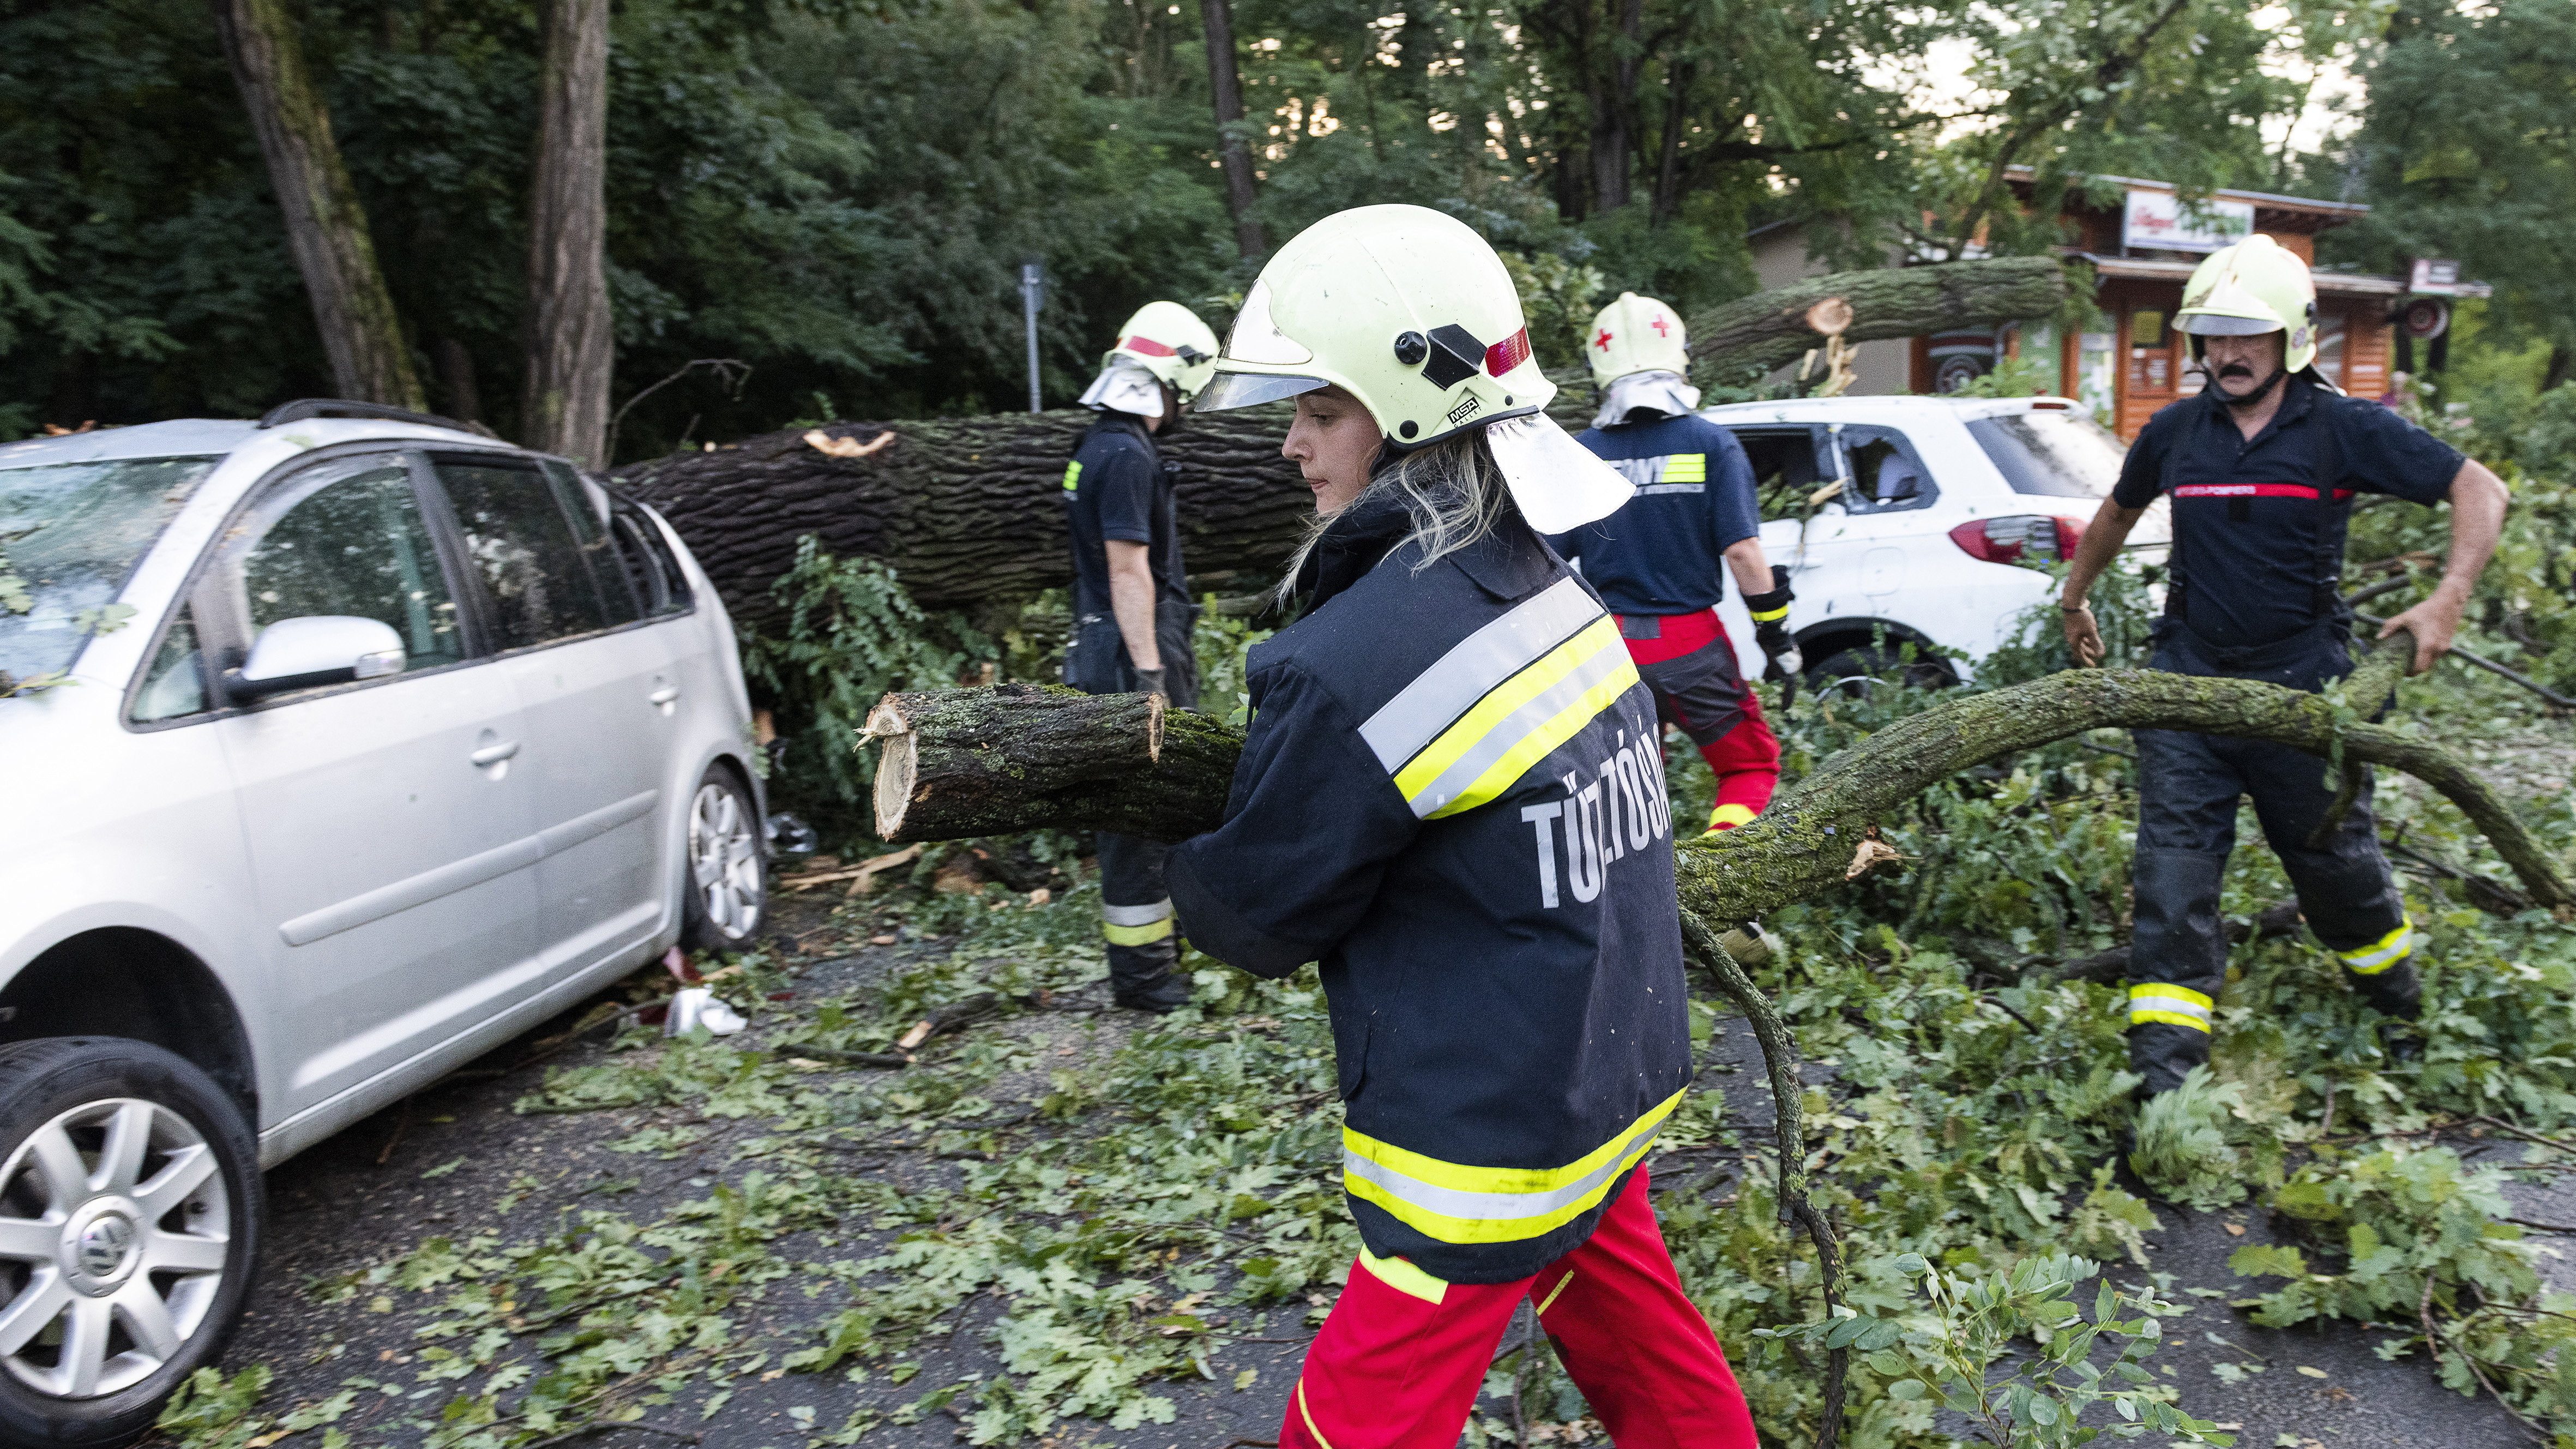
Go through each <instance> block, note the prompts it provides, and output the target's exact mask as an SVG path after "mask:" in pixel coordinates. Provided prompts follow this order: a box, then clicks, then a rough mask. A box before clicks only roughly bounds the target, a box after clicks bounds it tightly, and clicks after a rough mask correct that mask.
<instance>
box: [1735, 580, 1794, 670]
mask: <svg viewBox="0 0 2576 1449" xmlns="http://www.w3.org/2000/svg"><path fill="white" fill-rule="evenodd" d="M1796 597H1797V595H1796V594H1795V593H1792V592H1791V591H1790V589H1789V571H1788V570H1787V569H1786V568H1783V567H1781V566H1780V565H1779V564H1773V565H1772V566H1771V589H1770V592H1768V593H1761V594H1746V595H1745V596H1744V608H1745V611H1746V612H1747V613H1750V614H1751V615H1752V616H1753V642H1754V643H1756V644H1759V645H1761V646H1762V652H1763V654H1765V655H1766V656H1768V657H1769V658H1770V660H1771V663H1772V665H1773V667H1775V668H1777V669H1778V670H1779V671H1780V673H1781V675H1782V676H1783V677H1795V676H1796V675H1797V673H1798V671H1799V670H1801V669H1803V668H1805V667H1806V662H1807V661H1806V658H1805V656H1803V655H1801V654H1800V653H1799V652H1798V641H1797V640H1796V639H1793V638H1791V637H1790V635H1789V601H1790V600H1791V599H1794V598H1796Z"/></svg>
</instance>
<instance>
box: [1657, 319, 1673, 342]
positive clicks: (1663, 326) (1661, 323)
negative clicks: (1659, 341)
mask: <svg viewBox="0 0 2576 1449" xmlns="http://www.w3.org/2000/svg"><path fill="white" fill-rule="evenodd" d="M1654 327H1655V335H1656V336H1657V337H1670V336H1671V335H1672V334H1673V329H1672V326H1671V324H1670V323H1667V322H1666V321H1665V320H1664V319H1663V317H1662V316H1661V315H1660V314H1658V315H1657V316H1656V318H1655V322H1654Z"/></svg>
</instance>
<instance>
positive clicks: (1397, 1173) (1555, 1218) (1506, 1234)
mask: <svg viewBox="0 0 2576 1449" xmlns="http://www.w3.org/2000/svg"><path fill="white" fill-rule="evenodd" d="M1688 1090H1689V1089H1688V1088H1684V1089H1683V1091H1681V1092H1675V1093H1673V1094H1672V1095H1671V1096H1669V1097H1667V1098H1665V1099H1664V1100H1663V1101H1662V1102H1660V1103H1658V1104H1657V1105H1656V1106H1654V1107H1653V1108H1651V1109H1650V1110H1648V1111H1647V1113H1646V1114H1645V1115H1644V1116H1642V1117H1640V1118H1638V1119H1637V1120H1636V1121H1635V1122H1632V1123H1630V1124H1629V1125H1628V1126H1627V1127H1626V1128H1624V1129H1622V1130H1621V1131H1620V1132H1619V1133H1618V1134H1617V1135H1615V1136H1613V1137H1612V1138H1611V1139H1610V1140H1609V1141H1607V1142H1605V1143H1603V1144H1601V1145H1600V1146H1599V1147H1597V1148H1594V1149H1593V1150H1592V1151H1591V1152H1589V1153H1586V1154H1585V1155H1584V1156H1583V1158H1582V1159H1581V1160H1580V1161H1577V1162H1573V1163H1569V1164H1567V1165H1566V1166H1564V1167H1471V1166H1467V1165H1464V1164H1461V1163H1455V1162H1443V1161H1441V1160H1440V1159H1438V1158H1436V1157H1425V1156H1423V1155H1422V1154H1421V1153H1418V1152H1409V1151H1406V1150H1405V1149H1404V1148H1401V1147H1397V1146H1395V1145H1394V1144H1392V1143H1388V1142H1380V1141H1378V1140H1377V1139H1376V1138H1373V1137H1370V1136H1368V1135H1366V1134H1364V1133H1361V1132H1359V1131H1356V1130H1354V1129H1352V1128H1348V1127H1345V1128H1343V1129H1342V1190H1343V1191H1344V1192H1347V1193H1349V1194H1350V1195H1351V1196H1353V1197H1356V1198H1359V1199H1360V1200H1362V1201H1363V1202H1370V1203H1375V1204H1376V1205H1377V1206H1379V1207H1381V1208H1383V1209H1385V1210H1386V1211H1387V1213H1388V1214H1389V1215H1390V1216H1392V1217H1394V1218H1395V1220H1396V1221H1397V1222H1400V1223H1403V1224H1404V1225H1405V1226H1407V1227H1409V1228H1412V1229H1413V1230H1414V1231H1416V1232H1418V1233H1421V1234H1423V1235H1424V1236H1426V1237H1430V1238H1435V1239H1437V1240H1439V1241H1441V1242H1444V1243H1507V1242H1516V1241H1518V1240H1520V1239H1524V1238H1535V1237H1537V1236H1539V1235H1540V1234H1542V1233H1546V1232H1551V1231H1554V1230H1555V1229H1557V1228H1560V1227H1563V1226H1564V1225H1565V1224H1567V1223H1570V1222H1572V1221H1574V1220H1575V1219H1576V1218H1579V1217H1581V1216H1582V1215H1583V1214H1585V1213H1587V1212H1590V1211H1591V1210H1592V1209H1593V1208H1594V1207H1596V1206H1598V1205H1599V1204H1600V1202H1601V1200H1602V1198H1603V1197H1604V1196H1605V1195H1607V1194H1608V1193H1609V1191H1610V1185H1611V1184H1612V1183H1614V1182H1616V1181H1618V1179H1619V1175H1620V1174H1621V1173H1624V1172H1626V1171H1627V1170H1628V1169H1629V1168H1632V1167H1634V1166H1636V1165H1637V1163H1638V1162H1640V1161H1641V1160H1643V1159H1644V1157H1645V1155H1646V1152H1647V1150H1648V1149H1649V1148H1651V1147H1653V1146H1654V1141H1655V1133H1656V1132H1657V1131H1658V1130H1659V1129H1660V1128H1661V1127H1662V1126H1663V1123H1664V1119H1665V1118H1666V1117H1668V1116H1670V1115H1671V1114H1672V1111H1673V1109H1674V1108H1675V1107H1677V1106H1680V1105H1681V1100H1682V1097H1683V1095H1684V1093H1686V1092H1687V1091H1688Z"/></svg>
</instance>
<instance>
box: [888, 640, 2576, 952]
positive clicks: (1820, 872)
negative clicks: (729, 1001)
mask: <svg viewBox="0 0 2576 1449" xmlns="http://www.w3.org/2000/svg"><path fill="white" fill-rule="evenodd" d="M1140 698H1141V697H1140V696H1134V695H1105V696H1088V695H1077V694H1075V693H1073V692H1072V691H1070V690H1062V689H1055V688H1051V687H1050V688H1041V687H1039V686H1034V685H1016V686H1008V687H1007V692H1006V691H1005V690H1003V689H987V690H935V691H930V692H927V693H923V694H910V695H889V696H887V700H886V705H885V706H883V707H880V709H879V710H878V712H877V714H876V716H874V717H872V718H871V720H870V721H869V725H868V733H869V734H870V735H871V736H873V737H875V738H878V739H881V740H884V741H886V742H887V743H888V744H889V745H890V746H891V748H889V749H888V751H887V758H888V760H889V761H893V760H896V759H901V760H904V761H907V762H908V763H907V764H906V765H904V766H903V767H902V768H903V770H904V771H905V773H903V774H902V775H900V776H899V777H889V775H888V774H887V773H886V772H885V771H884V770H883V769H881V770H880V773H879V775H878V792H877V823H878V830H879V832H880V833H881V834H883V835H884V836H885V837H886V838H887V839H888V840H929V839H963V838H966V837H969V836H976V835H991V834H997V833H1001V832H1005V831H1012V830H1027V829H1032V828H1036V827H1039V826H1055V827H1060V828H1064V829H1072V830H1116V831H1120V832H1123V833H1126V834H1132V835H1144V836H1150V837H1152V838H1155V839H1160V840H1182V839H1186V838H1188V837H1189V836H1191V835H1195V834H1199V833H1201V832H1203V831H1205V830H1207V829H1209V828H1210V827H1211V826H1212V825H1213V824H1214V823H1215V822H1216V821H1217V820H1218V819H1219V818H1221V816H1222V814H1223V811H1224V806H1225V796H1226V789H1227V785H1228V783H1229V781H1230V779H1231V777H1232V771H1233V761H1234V758H1235V756H1236V755H1237V754H1238V753H1239V752H1240V750H1241V748H1242V736H1241V735H1240V734H1239V733H1237V732H1236V731H1234V730H1232V729H1230V728H1227V727H1225V726H1222V725H1219V724H1216V723H1215V722H1213V721H1209V720H1206V719H1204V718H1203V717H1200V716H1195V715H1186V714H1180V713H1173V714H1168V715H1160V716H1158V718H1159V719H1160V720H1161V722H1162V727H1161V731H1160V733H1159V735H1157V734H1156V733H1155V732H1154V730H1153V727H1152V725H1151V724H1150V723H1149V722H1148V721H1147V720H1146V718H1145V717H1144V716H1143V715H1141V714H1140V713H1139V710H1138V701H1139V700H1140ZM1181 721H1188V724H1187V726H1186V733H1182V732H1180V731H1176V730H1175V729H1174V728H1173V727H1174V725H1175V724H1177V723H1178V722H1181ZM2103 728H2125V729H2180V730H2194V731H2198V732H2200V733H2203V734H2217V735H2237V736H2243V737H2247V738H2252V739H2266V740H2274V741H2278V742H2280V743H2282V744H2286V745H2291V746H2294V747H2296V748H2298V749H2302V750H2305V751H2307V752H2309V753H2310V754H2314V755H2317V756H2320V757H2328V756H2331V755H2333V754H2334V753H2335V752H2336V750H2337V749H2338V747H2340V750H2341V752H2342V755H2343V757H2344V758H2345V759H2346V760H2352V761H2359V762H2361V763H2363V764H2370V765H2385V766H2389V767H2391V768H2394V769H2398V770H2402V771H2405V772H2406V773H2408V774H2410V775H2413V776H2415V777H2416V778H2418V779H2421V780H2423V781H2424V782H2425V783H2427V784H2429V785H2431V786H2433V787H2434V788H2435V789H2437V790H2439V791H2441V792H2442V793H2443V794H2444V795H2445V796H2447V797H2448V798H2449V799H2450V800H2451V802H2452V803H2453V804H2455V805H2457V806H2458V807H2459V808H2460V810H2461V813H2463V814H2465V815H2467V816H2468V817H2469V821H2470V823H2471V824H2473V825H2475V826H2476V827H2477V828H2478V830H2479V831H2481V832H2482V833H2484V834H2485V835H2486V837H2487V839H2488V841H2489V842H2490V843H2491V844H2492V845H2493V846H2494V847H2495V851H2496V853H2497V854H2498V855H2499V856H2501V857H2502V858H2503V859H2504V861H2505V863H2506V864H2507V865H2508V866H2510V867H2511V868H2512V870H2513V872H2514V874H2515V875H2516V876H2517V877H2518V878H2520V880H2521V882H2522V885H2523V889H2524V892H2525V894H2527V895H2528V896H2529V897H2530V898H2531V899H2532V901H2533V902H2534V903H2536V904H2538V905H2540V906H2542V907H2545V908H2547V909H2551V910H2560V911H2565V910H2569V909H2572V908H2576V889H2571V888H2570V886H2569V885H2568V882H2567V880H2566V878H2565V876H2564V875H2563V874H2561V872H2560V869H2559V865H2558V863H2557V862H2556V861H2555V860H2554V859H2552V858H2551V856H2550V854H2549V852H2548V851H2547V850H2546V849H2545V848H2544V847H2543V846H2542V845H2541V844H2540V842H2539V841H2538V840H2537V839H2535V838H2534V837H2533V836H2532V834H2531V832H2530V830H2529V829H2528V828H2527V827H2525V826H2524V824H2523V823H2522V820H2521V818H2520V817H2518V816H2517V815H2515V814H2514V813H2513V811H2512V809H2511V808H2510V807H2509V806H2507V805H2506V804H2505V803H2504V802H2503V800H2501V799H2500V798H2498V797H2497V795H2496V793H2495V792H2494V790H2492V789H2491V788H2489V787H2488V785H2487V784H2486V782H2485V781H2484V780H2482V779H2480V778H2479V777H2478V775H2477V773H2476V772H2475V771H2474V770H2472V769H2470V768H2469V767H2468V766H2467V765H2466V764H2464V763H2462V762H2461V760H2460V759H2459V757H2458V756H2456V755H2454V754H2452V753H2451V752H2450V751H2449V750H2447V749H2444V748H2443V747H2442V746H2441V745H2439V744H2436V743H2434V742H2432V741H2430V740H2425V739H2420V738H2417V737H2415V736H2412V735H2408V734H2405V733H2403V732H2401V731H2398V730H2395V729H2391V728H2389V727H2387V726H2385V725H2375V724H2362V723H2355V722H2351V721H2349V720H2347V719H2342V718H2339V716H2338V712H2337V709H2336V706H2335V704H2334V703H2333V702H2332V701H2329V700H2327V699H2326V698H2324V697H2322V696H2319V695H2314V694H2303V693H2300V692H2298V691H2295V690H2288V689H2282V688H2279V687H2277V686H2274V685H2269V684H2262V683H2258V682H2256V681H2253V680H2247V679H2200V678H2193V677H2190V676H2186V675H2180V674H2164V673H2158V672H2155V671H2152V670H2139V669H2109V670H2105V669H2087V670H2071V671H2068V672H2067V673H2064V674H2057V675H2052V676H2050V677H2049V678H2046V679H2041V680H2035V681H2033V682H2031V683H2029V684H2020V685H2015V686H2013V687H2011V688H2009V689H1999V690H1995V691H1993V692H1992V693H1988V694H1977V695H1969V696H1966V697H1963V698H1959V699H1953V700H1949V701H1945V702H1943V703H1941V704H1937V705H1934V706H1933V707H1932V708H1930V709H1928V710H1925V711H1924V712H1923V713H1921V714H1918V715H1914V716H1912V717H1910V718H1907V719H1903V720H1900V721H1898V722H1897V723H1895V724H1893V725H1890V726H1889V727H1888V728H1886V729H1884V730H1881V731H1879V732H1878V733H1877V734H1875V735H1873V736H1871V737H1870V738H1869V740H1868V741H1867V742H1865V743H1863V744H1860V745H1858V746H1855V747H1853V748H1851V749H1848V750H1845V751H1843V752H1842V753H1840V754H1838V755H1835V756H1833V757H1832V758H1830V759H1827V760H1826V761H1824V762H1823V763H1822V764H1820V765H1819V766H1818V767H1817V768H1816V770H1815V771H1814V772H1813V773H1811V774H1809V775H1808V776H1807V777H1806V778H1805V779H1803V780H1801V781H1799V782H1798V783H1797V785H1796V786H1794V787H1793V788H1791V789H1789V790H1787V791H1784V792H1783V793H1782V794H1781V796H1780V798H1779V799H1777V800H1775V801H1773V802H1772V805H1771V808H1770V809H1769V810H1768V811H1767V812H1765V813H1764V814H1763V816H1762V817H1761V818H1760V819H1758V820H1756V821H1754V822H1753V823H1752V824H1750V825H1746V826H1743V827H1741V828H1739V829H1736V830H1731V831H1727V832H1726V833H1724V834H1722V835H1714V836H1706V837H1702V838H1701V839H1699V840H1697V841H1685V842H1683V843H1682V844H1681V846H1680V847H1679V848H1678V849H1677V850H1676V852H1675V861H1676V865H1677V868H1678V871H1679V875H1680V878H1681V890H1682V903H1683V905H1684V907H1685V908H1687V909H1688V910H1690V911H1692V912H1693V913H1695V914H1697V915H1699V916H1702V917H1704V918H1706V919H1708V920H1712V921H1741V920H1748V919H1751V918H1753V917H1756V916H1759V915H1761V914H1763V913H1764V912H1766V911H1770V910H1775V909H1777V908H1779V907H1781V906H1784V905H1787V904H1789V903H1790V902H1792V901H1798V900H1803V899H1805V898H1807V897H1808V896H1812V895H1815V894H1817V893H1818V892H1820V891H1823V890H1827V889H1830V888H1831V887H1833V886H1836V885H1839V884H1841V883H1843V882H1844V881H1847V880H1852V879H1857V878H1858V877H1859V876H1860V875H1862V874H1865V873H1866V872H1867V871H1868V870H1869V869H1870V868H1871V867H1873V866H1874V865H1876V864H1879V863H1882V862H1883V861H1885V860H1888V859H1892V858H1894V856H1895V852H1893V851H1891V850H1889V849H1887V847H1885V846H1884V845H1882V844H1880V843H1879V842H1878V841H1877V839H1876V829H1877V824H1878V822H1879V820H1880V819H1882V818H1883V817H1885V816H1888V815H1890V814H1892V813H1894V812H1895V810H1896V809H1897V808H1898V807H1899V806H1901V805H1903V804H1904V803H1905V802H1906V801H1907V800H1908V799H1911V798H1912V797H1913V796H1914V795H1916V794H1917V793H1919V792H1921V791H1922V790H1924V789H1925V788H1927V787H1928V786H1930V785H1933V784H1935V783H1937V782H1938V781H1940V780H1943V779H1945V778H1947V777H1949V776H1951V775H1953V774H1956V773H1958V772H1959V771H1961V770H1965V769H1968V768H1970V767H1972V766H1975V765H1978V764H1981V763H1984V762H1985V761H1988V760H1992V759H1998V758H2000V757H2003V756H2005V755H2011V754H2015V753H2018V752H2020V751H2023V750H2030V749H2036V748H2038V747H2039V746H2042V745H2046V744H2050V743H2053V742H2055V741H2057V740H2062V739H2065V738H2067V737H2069V736H2071V735H2077V734H2081V733H2083V732H2084V731H2086V730H2094V729H2103ZM1024 733H1025V734H1026V735H1027V737H1028V738H1030V739H1031V740H1040V739H1042V740H1044V741H1045V742H1046V743H1045V746H1044V748H1043V750H1040V749H1038V748H1037V747H1035V746H1034V745H1023V743H1022V739H1023V735H1024ZM1176 738H1180V739H1185V740H1186V747H1185V748H1182V749H1175V748H1173V747H1172V746H1173V741H1174V740H1175V739H1176ZM1024 751H1027V752H1029V753H1030V754H1031V755H1032V756H1033V758H1031V759H1030V760H1028V761H1026V762H1023V760H1022V758H1021V757H1022V754H1023V752H1024ZM1041 755H1042V756H1043V757H1044V758H1043V759H1042V760H1041V759H1039V758H1035V757H1036V756H1041ZM1068 756H1069V757H1070V758H1071V760H1072V761H1073V762H1072V763H1068ZM1140 761H1141V763H1140Z"/></svg>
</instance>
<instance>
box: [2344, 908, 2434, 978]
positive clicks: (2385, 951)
mask: <svg viewBox="0 0 2576 1449" xmlns="http://www.w3.org/2000/svg"><path fill="white" fill-rule="evenodd" d="M2414 950H2415V922H2414V921H2413V920H2412V919H2411V918H2401V919H2399V921H2398V922H2397V929H2396V930H2394V931H2391V932H2389V933H2388V934H2387V935H2385V936H2382V937H2380V938H2379V939H2378V940H2376V941H2373V942H2371V943H2370V944H2369V945H2367V946H2356V947H2354V948H2353V949H2351V950H2349V951H2337V952H2336V953H2335V955H2336V956H2337V957H2338V958H2340V959H2341V960H2342V962H2343V965H2344V969H2345V970H2347V971H2350V972H2351V973H2352V974H2353V975H2355V976H2376V975H2378V974H2379V973H2380V972H2382V971H2385V970H2387V969H2388V968H2389V967H2391V966H2394V965H2396V964H2397V963H2398V962H2400V961H2403V960H2405V959H2406V958H2407V957H2408V956H2409V955H2411V954H2413V952H2414Z"/></svg>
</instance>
